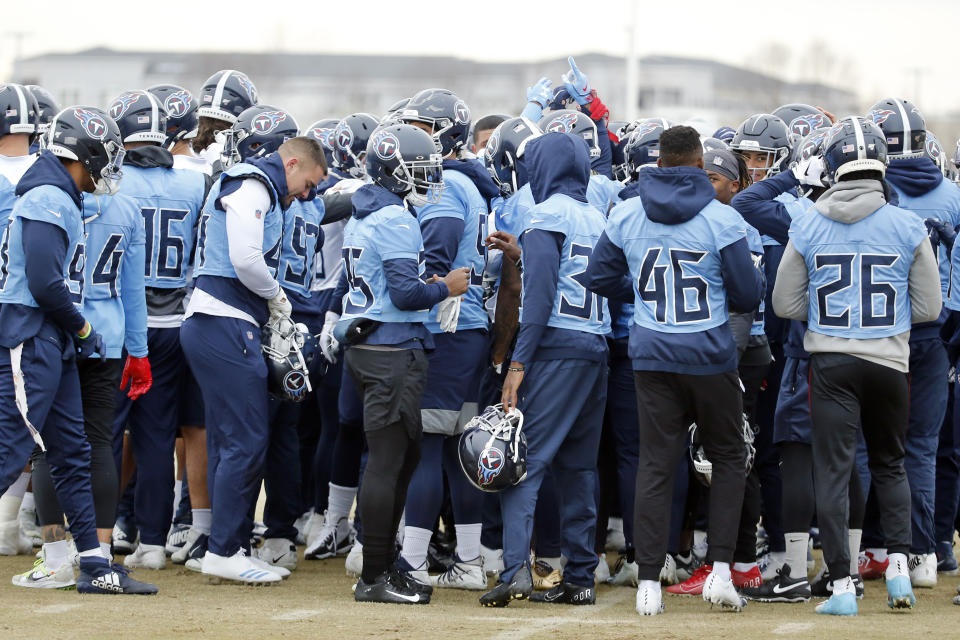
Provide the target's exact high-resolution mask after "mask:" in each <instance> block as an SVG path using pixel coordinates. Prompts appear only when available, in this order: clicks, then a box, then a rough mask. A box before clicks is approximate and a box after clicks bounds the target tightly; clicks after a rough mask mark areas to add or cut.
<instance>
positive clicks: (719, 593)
mask: <svg viewBox="0 0 960 640" xmlns="http://www.w3.org/2000/svg"><path fill="white" fill-rule="evenodd" d="M703 599H704V600H705V601H707V602H709V603H710V604H711V605H717V606H719V607H720V608H721V609H725V610H730V611H743V608H744V607H745V606H747V601H746V600H744V599H743V598H741V597H740V594H739V593H737V588H736V587H735V586H733V580H722V579H721V578H720V577H719V576H718V575H717V574H715V573H711V574H710V575H709V576H707V580H706V582H705V583H704V585H703Z"/></svg>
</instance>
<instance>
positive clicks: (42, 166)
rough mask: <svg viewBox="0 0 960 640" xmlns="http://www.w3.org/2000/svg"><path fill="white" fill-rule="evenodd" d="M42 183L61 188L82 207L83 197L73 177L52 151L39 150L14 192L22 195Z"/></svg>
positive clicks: (79, 207) (78, 206)
mask: <svg viewBox="0 0 960 640" xmlns="http://www.w3.org/2000/svg"><path fill="white" fill-rule="evenodd" d="M43 185H53V186H54V187H57V188H58V189H62V190H63V191H65V192H66V193H67V195H68V196H70V198H71V199H72V200H73V202H74V204H76V205H77V208H78V209H83V199H82V196H81V194H80V189H79V187H77V183H76V182H74V181H73V177H72V176H71V175H70V173H69V172H68V171H67V169H66V167H64V166H63V163H62V162H60V159H59V158H57V156H55V155H53V152H52V151H41V152H40V155H39V156H37V159H36V161H35V162H34V163H33V164H32V165H30V168H29V169H27V170H26V171H25V172H24V173H23V176H22V177H21V178H20V182H18V183H17V189H16V194H17V195H18V196H22V195H23V194H25V193H26V192H27V191H30V189H33V188H34V187H41V186H43Z"/></svg>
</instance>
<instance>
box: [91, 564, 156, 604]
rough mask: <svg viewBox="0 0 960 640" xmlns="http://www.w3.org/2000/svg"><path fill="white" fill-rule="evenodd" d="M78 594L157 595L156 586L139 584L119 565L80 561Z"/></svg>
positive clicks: (146, 583) (145, 583) (147, 583)
mask: <svg viewBox="0 0 960 640" xmlns="http://www.w3.org/2000/svg"><path fill="white" fill-rule="evenodd" d="M77 592H78V593H94V594H105V595H118V594H122V595H142V596H152V595H155V594H156V593H157V586H156V585H153V584H150V583H149V582H140V581H139V580H135V579H133V578H131V577H130V571H129V569H127V568H126V567H122V566H120V565H119V564H116V563H114V564H112V565H111V564H106V562H103V563H98V562H89V561H88V562H84V561H83V560H81V561H80V576H79V577H78V578H77Z"/></svg>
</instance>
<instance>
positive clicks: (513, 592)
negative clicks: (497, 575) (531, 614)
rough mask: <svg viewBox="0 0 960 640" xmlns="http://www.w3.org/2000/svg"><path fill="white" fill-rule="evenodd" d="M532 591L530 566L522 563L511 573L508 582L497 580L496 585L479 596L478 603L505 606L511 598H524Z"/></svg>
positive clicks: (485, 605) (489, 605) (486, 605)
mask: <svg viewBox="0 0 960 640" xmlns="http://www.w3.org/2000/svg"><path fill="white" fill-rule="evenodd" d="M532 591H533V578H532V577H531V576H530V567H528V566H527V565H523V566H522V567H520V569H519V570H518V571H517V572H516V573H515V574H513V579H512V580H510V582H499V581H498V582H497V586H495V587H494V588H493V589H490V591H487V592H486V593H485V594H483V595H482V596H480V604H481V605H483V606H484V607H505V606H507V605H508V604H510V602H511V601H512V600H526V599H527V598H529V597H530V593H531V592H532Z"/></svg>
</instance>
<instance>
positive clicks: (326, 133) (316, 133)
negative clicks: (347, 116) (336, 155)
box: [303, 118, 340, 167]
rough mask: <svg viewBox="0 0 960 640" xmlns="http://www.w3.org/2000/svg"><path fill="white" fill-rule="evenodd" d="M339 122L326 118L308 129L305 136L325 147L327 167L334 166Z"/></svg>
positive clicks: (324, 153)
mask: <svg viewBox="0 0 960 640" xmlns="http://www.w3.org/2000/svg"><path fill="white" fill-rule="evenodd" d="M339 122H340V121H339V120H338V119H336V118H324V119H323V120H317V121H316V122H314V123H313V124H312V125H310V126H309V127H307V129H306V131H305V132H304V134H303V135H305V136H307V137H309V138H313V139H314V140H316V141H317V142H319V143H320V146H321V147H323V155H325V156H327V166H328V167H332V166H333V135H334V132H335V131H336V130H337V124H339Z"/></svg>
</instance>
